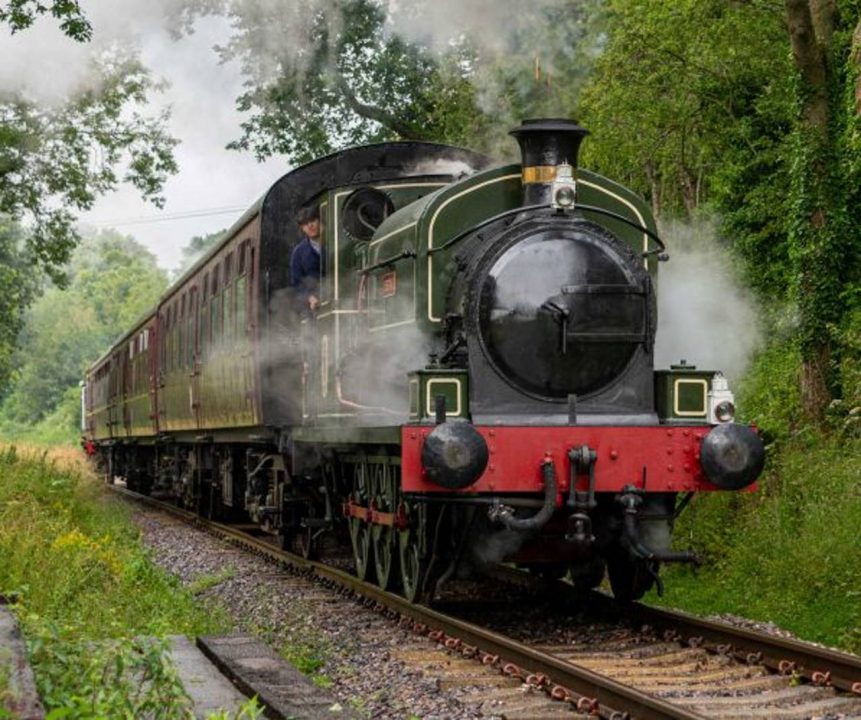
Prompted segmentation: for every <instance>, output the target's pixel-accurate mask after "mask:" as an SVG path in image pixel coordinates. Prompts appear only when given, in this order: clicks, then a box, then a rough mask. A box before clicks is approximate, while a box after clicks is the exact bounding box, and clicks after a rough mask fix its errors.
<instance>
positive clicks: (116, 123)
mask: <svg viewBox="0 0 861 720" xmlns="http://www.w3.org/2000/svg"><path fill="white" fill-rule="evenodd" d="M94 72H95V73H96V74H97V75H98V78H99V83H98V90H87V91H84V92H82V93H80V94H78V95H77V96H75V97H72V98H70V99H69V100H68V102H67V103H66V104H64V105H61V106H59V107H52V106H44V105H42V106H37V105H34V104H33V103H31V102H28V101H26V100H24V99H23V98H21V97H19V96H9V95H0V213H4V214H6V215H8V216H9V217H11V218H12V219H14V220H16V221H26V223H27V225H28V231H29V232H28V236H27V240H26V246H27V249H28V250H29V251H30V253H31V254H32V256H33V259H34V260H35V261H36V263H37V264H38V265H39V266H41V267H43V268H44V269H45V270H46V271H47V272H48V273H49V274H50V275H51V277H52V279H53V280H54V281H55V282H62V279H63V277H62V271H61V267H62V265H63V264H64V263H66V262H67V261H68V259H69V257H70V254H71V252H72V250H73V249H74V247H75V245H76V243H77V242H78V240H79V236H78V234H77V232H76V230H75V227H74V223H75V216H74V211H80V210H88V209H90V208H91V207H92V206H93V203H94V202H95V200H96V198H97V197H98V196H99V195H102V194H104V193H106V192H108V191H110V190H113V189H115V188H116V187H117V185H118V183H119V182H120V181H121V180H122V181H126V182H129V183H131V184H132V185H133V186H134V187H136V188H137V189H138V190H139V191H140V192H141V194H142V195H143V197H145V198H147V199H149V200H151V201H152V202H154V203H155V204H156V205H159V206H160V205H161V204H162V198H161V197H160V195H159V193H160V191H161V188H162V185H163V184H164V181H165V179H166V178H167V176H168V175H169V174H171V173H173V172H175V171H176V164H175V162H174V159H173V154H172V150H173V146H174V145H175V143H176V141H175V140H173V139H172V138H170V137H169V136H168V135H167V133H166V131H165V130H164V128H163V123H164V122H165V120H166V114H161V115H158V116H156V117H149V116H148V115H146V114H144V113H143V112H141V111H140V108H142V107H145V106H146V104H147V102H148V98H149V95H150V94H151V92H152V91H153V90H155V89H156V88H157V86H156V84H155V83H154V82H153V81H152V79H151V78H150V77H149V75H148V74H147V72H146V71H145V70H144V68H143V67H142V66H141V65H140V64H139V63H138V62H137V61H136V60H134V59H132V58H130V57H128V56H127V55H123V54H115V55H112V56H106V57H102V58H101V59H100V60H99V62H98V63H97V66H96V67H95V68H94ZM124 163H125V165H126V170H125V172H124V174H123V175H122V176H120V174H119V172H118V167H120V166H122V165H123V164H124Z"/></svg>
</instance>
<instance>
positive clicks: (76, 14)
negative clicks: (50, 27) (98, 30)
mask: <svg viewBox="0 0 861 720" xmlns="http://www.w3.org/2000/svg"><path fill="white" fill-rule="evenodd" d="M46 13H50V14H51V15H52V16H53V17H54V18H55V19H57V20H59V21H60V29H61V30H62V31H63V32H64V33H65V34H66V35H68V36H69V37H70V38H72V39H73V40H79V41H84V40H89V39H90V38H91V37H92V34H93V28H92V26H91V25H90V23H89V21H88V20H87V18H86V16H85V15H84V12H83V10H81V6H80V4H79V3H78V2H77V0H53V1H52V2H51V3H50V4H45V3H43V2H39V1H38V0H8V2H5V3H2V4H0V23H6V24H8V25H9V29H10V30H11V31H12V32H13V33H15V32H18V31H19V30H24V29H26V28H28V27H30V26H31V25H32V24H33V23H34V22H35V21H36V18H37V17H38V16H39V15H45V14H46Z"/></svg>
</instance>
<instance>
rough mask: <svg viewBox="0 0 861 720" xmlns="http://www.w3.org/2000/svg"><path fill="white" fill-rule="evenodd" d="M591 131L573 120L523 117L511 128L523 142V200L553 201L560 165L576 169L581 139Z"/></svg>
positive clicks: (535, 202) (532, 201)
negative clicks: (551, 191)
mask: <svg viewBox="0 0 861 720" xmlns="http://www.w3.org/2000/svg"><path fill="white" fill-rule="evenodd" d="M588 134H589V131H588V130H586V129H585V128H582V127H580V126H579V125H578V124H577V123H576V122H574V121H573V120H563V119H557V118H538V119H533V120H524V121H523V122H522V123H521V124H520V127H516V128H514V130H511V131H510V132H509V135H513V136H514V138H515V139H516V140H517V142H518V144H519V145H520V154H521V157H522V159H521V164H522V165H523V204H524V205H539V204H547V205H550V202H551V198H550V190H551V185H552V183H553V181H554V180H555V179H556V176H557V168H558V167H559V166H560V165H563V164H567V165H570V166H571V168H572V170H573V171H574V174H575V175H576V170H577V154H578V152H579V151H580V143H581V142H583V138H584V137H586V136H587V135H588Z"/></svg>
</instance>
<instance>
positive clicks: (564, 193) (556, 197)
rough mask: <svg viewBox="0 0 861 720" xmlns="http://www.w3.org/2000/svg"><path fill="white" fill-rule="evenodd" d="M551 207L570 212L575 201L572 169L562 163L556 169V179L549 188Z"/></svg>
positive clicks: (575, 191)
mask: <svg viewBox="0 0 861 720" xmlns="http://www.w3.org/2000/svg"><path fill="white" fill-rule="evenodd" d="M550 197H551V198H552V202H551V203H550V204H551V207H552V208H553V209H554V210H570V209H571V208H573V207H574V203H575V202H576V201H577V183H576V181H575V180H574V168H573V167H571V166H570V165H569V164H568V163H562V164H561V165H559V166H558V167H557V168H556V178H555V179H554V180H553V184H552V185H551V188H550Z"/></svg>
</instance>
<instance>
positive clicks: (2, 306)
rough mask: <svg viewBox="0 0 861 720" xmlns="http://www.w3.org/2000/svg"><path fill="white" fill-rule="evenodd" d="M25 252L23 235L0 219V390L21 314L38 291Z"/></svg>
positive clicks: (6, 376) (6, 377)
mask: <svg viewBox="0 0 861 720" xmlns="http://www.w3.org/2000/svg"><path fill="white" fill-rule="evenodd" d="M32 264H33V263H32V258H31V257H30V254H29V253H28V251H27V250H26V248H25V240H24V231H23V230H22V228H21V227H20V226H19V225H18V224H17V223H13V222H11V221H9V220H8V219H6V218H4V217H3V216H2V215H0V288H2V290H3V291H2V293H0V387H3V386H4V385H5V384H6V383H7V382H8V380H9V377H10V375H11V373H12V370H13V354H14V351H15V347H16V343H17V340H18V334H19V333H20V332H21V329H22V328H23V326H24V317H25V315H24V311H25V310H26V308H27V306H28V305H29V304H30V303H31V302H32V300H33V298H34V297H35V296H36V294H37V292H38V291H39V287H40V283H39V276H38V274H37V273H34V272H33V267H32Z"/></svg>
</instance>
